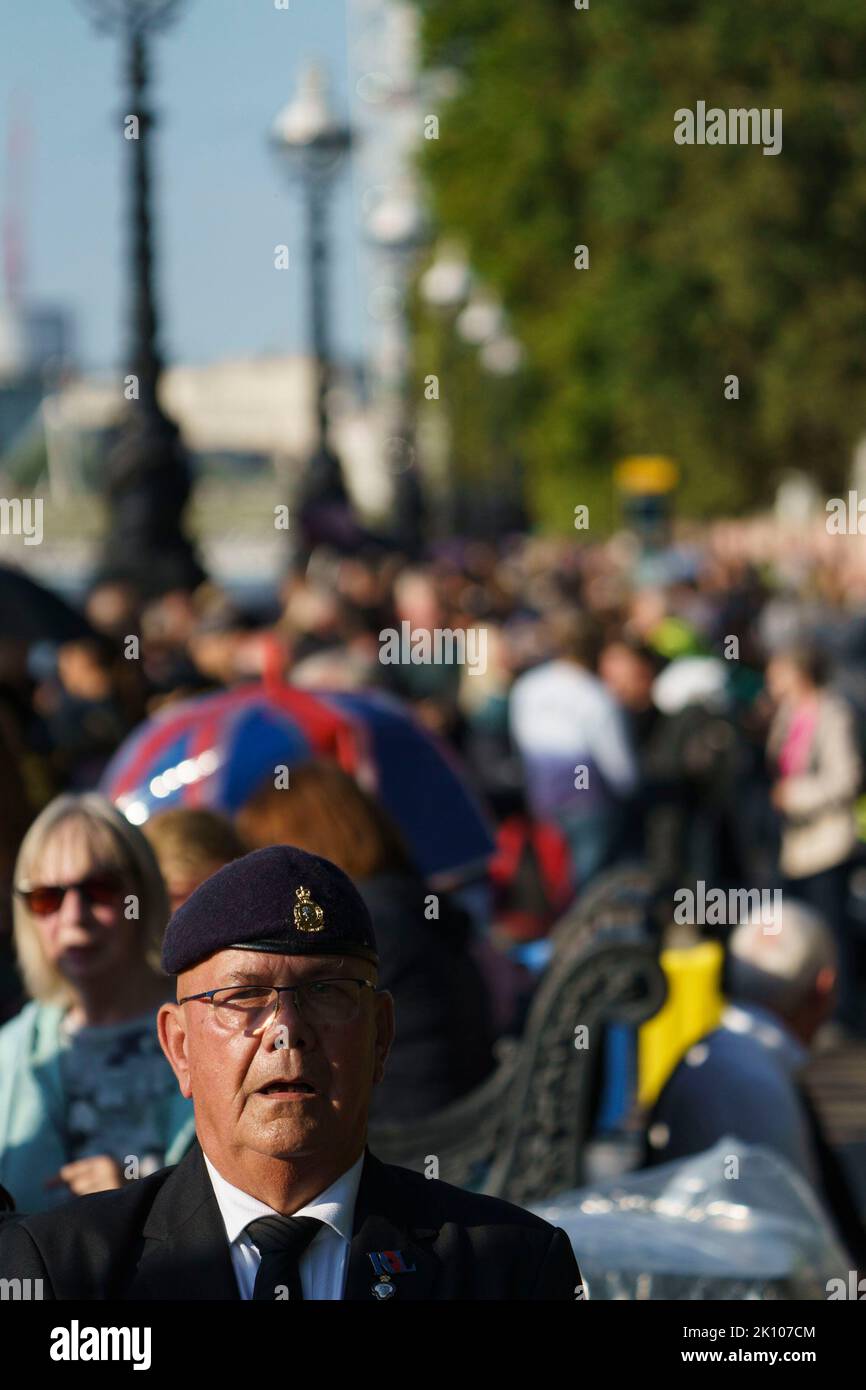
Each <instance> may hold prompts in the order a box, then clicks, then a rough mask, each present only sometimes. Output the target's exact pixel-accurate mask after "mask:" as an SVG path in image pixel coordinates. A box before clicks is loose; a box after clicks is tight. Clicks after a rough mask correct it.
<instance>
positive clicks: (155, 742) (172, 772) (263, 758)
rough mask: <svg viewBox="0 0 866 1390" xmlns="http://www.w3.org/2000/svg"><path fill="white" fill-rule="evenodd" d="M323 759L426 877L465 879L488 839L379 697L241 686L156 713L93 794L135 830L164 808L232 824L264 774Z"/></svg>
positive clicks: (423, 737) (454, 767)
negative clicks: (382, 814) (345, 777)
mask: <svg viewBox="0 0 866 1390" xmlns="http://www.w3.org/2000/svg"><path fill="white" fill-rule="evenodd" d="M311 758H332V759H333V760H334V761H335V762H337V763H339V765H340V766H341V767H342V768H343V769H344V771H346V772H348V773H351V775H352V776H353V777H355V778H356V780H357V781H358V782H359V783H360V784H361V785H362V786H364V787H366V788H367V789H368V790H370V791H372V792H373V793H374V794H375V795H376V796H378V798H379V800H380V801H381V803H382V804H383V806H385V807H386V809H387V810H388V811H389V812H390V813H391V815H392V816H393V818H394V820H395V821H396V822H397V824H398V826H399V827H400V829H401V830H402V832H403V835H404V838H405V839H406V841H407V843H408V845H409V848H410V849H411V851H412V854H413V857H414V859H415V863H416V864H417V866H418V868H419V869H420V871H421V872H422V873H423V874H424V876H425V877H426V878H434V877H437V876H441V877H442V878H445V877H450V876H451V875H454V876H455V877H461V878H462V877H467V876H468V875H469V874H470V873H471V872H472V871H474V870H477V869H480V868H481V867H483V866H484V865H485V864H486V861H487V859H488V858H489V856H490V855H491V854H492V852H493V848H494V845H493V838H492V836H491V833H490V827H489V825H488V822H487V820H486V817H485V815H484V813H483V811H482V809H481V807H480V805H479V803H478V801H477V799H476V797H475V796H474V794H473V793H472V791H471V790H470V788H469V786H468V785H467V783H466V780H465V778H464V776H463V774H462V772H461V770H460V768H459V765H458V763H457V760H456V759H455V757H454V756H453V754H452V753H451V752H450V750H449V749H448V748H447V747H446V746H445V745H444V744H443V743H442V742H441V741H440V740H439V739H436V738H435V737H434V736H433V735H431V734H430V733H428V731H427V730H426V729H424V728H423V727H422V726H421V725H420V724H419V723H418V721H417V720H416V719H414V717H413V716H412V715H411V714H410V712H409V711H408V710H407V708H406V707H405V706H404V705H402V704H401V703H400V702H399V701H398V700H396V699H394V698H393V697H392V696H390V695H386V694H384V693H382V692H379V691H363V692H361V691H334V692H330V691H329V692H323V691H319V690H316V691H308V690H300V689H297V688H296V687H294V686H290V685H283V684H280V685H275V684H273V683H270V682H269V683H268V684H267V685H263V684H255V685H243V686H238V687H237V688H235V689H232V690H226V691H218V692H216V693H215V694H210V695H200V696H196V697H195V698H194V699H191V700H184V701H181V702H179V703H178V704H173V705H170V706H168V707H167V708H165V709H164V710H160V711H159V712H158V713H157V714H155V715H154V716H153V717H152V718H151V719H148V720H147V721H146V722H145V723H144V724H142V725H141V726H140V727H139V728H138V729H136V730H134V731H133V733H131V734H130V735H129V737H128V738H127V739H125V741H124V742H123V744H121V746H120V748H119V749H118V751H117V753H116V754H115V755H114V757H113V758H112V760H111V762H110V763H109V765H108V767H107V768H106V770H105V773H104V775H103V779H102V784H101V785H102V790H103V791H104V792H105V794H106V795H107V796H109V797H111V799H112V800H113V801H115V802H116V803H117V805H118V806H119V807H120V809H121V810H122V811H123V812H124V814H125V815H126V816H127V818H128V819H129V820H131V821H132V822H133V823H134V824H136V825H141V824H143V823H144V822H145V821H146V820H148V819H149V818H150V817H151V816H153V815H156V814H158V812H160V811H163V810H167V809H168V808H169V807H170V806H208V807H210V808H212V809H213V810H216V811H223V812H225V813H226V814H228V815H233V814H234V813H235V812H236V811H238V810H239V809H240V807H241V806H243V805H244V803H245V802H246V801H247V800H248V798H249V797H250V796H251V795H252V794H253V793H254V792H255V791H257V790H258V788H259V787H260V786H261V784H262V783H263V782H264V781H265V780H266V779H273V776H274V770H275V768H276V767H278V766H281V765H285V766H287V767H292V766H297V765H298V764H300V763H304V762H308V761H309V760H310V759H311Z"/></svg>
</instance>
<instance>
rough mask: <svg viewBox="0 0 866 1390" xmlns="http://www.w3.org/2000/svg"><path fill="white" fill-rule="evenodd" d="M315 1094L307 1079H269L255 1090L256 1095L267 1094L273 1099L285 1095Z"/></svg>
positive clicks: (313, 1087)
mask: <svg viewBox="0 0 866 1390" xmlns="http://www.w3.org/2000/svg"><path fill="white" fill-rule="evenodd" d="M316 1094H317V1092H316V1088H315V1086H311V1085H310V1083H309V1081H269V1082H268V1084H267V1085H266V1086H260V1087H259V1089H258V1091H256V1095H257V1096H268V1097H271V1098H275V1099H279V1098H285V1097H287V1096H314V1095H316Z"/></svg>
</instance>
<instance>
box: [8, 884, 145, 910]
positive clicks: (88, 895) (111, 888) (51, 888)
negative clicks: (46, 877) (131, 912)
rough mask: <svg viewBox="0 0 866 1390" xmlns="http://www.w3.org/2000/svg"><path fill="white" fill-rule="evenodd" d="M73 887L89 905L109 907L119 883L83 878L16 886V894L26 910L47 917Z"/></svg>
mask: <svg viewBox="0 0 866 1390" xmlns="http://www.w3.org/2000/svg"><path fill="white" fill-rule="evenodd" d="M73 889H75V890H76V891H77V892H78V893H80V894H81V896H82V897H83V898H84V900H85V901H86V902H87V903H88V904H89V905H91V906H93V905H96V906H97V907H109V906H112V905H113V904H114V903H116V902H117V899H118V897H119V896H120V892H121V889H120V885H119V883H118V882H117V880H116V879H112V878H98V877H95V876H94V877H91V878H83V879H82V880H81V882H80V883H52V884H48V883H45V884H42V885H40V886H39V887H37V888H16V889H15V893H16V896H17V897H19V898H21V899H22V901H23V902H24V903H26V905H27V908H28V911H30V912H32V913H34V915H35V916H36V917H49V916H50V915H51V913H52V912H59V911H60V907H61V904H62V902H63V899H64V898H65V897H66V894H67V893H70V892H72V890H73Z"/></svg>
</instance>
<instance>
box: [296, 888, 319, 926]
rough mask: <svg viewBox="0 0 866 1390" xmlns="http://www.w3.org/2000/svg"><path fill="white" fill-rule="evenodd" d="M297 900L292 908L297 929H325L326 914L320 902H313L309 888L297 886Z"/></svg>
mask: <svg viewBox="0 0 866 1390" xmlns="http://www.w3.org/2000/svg"><path fill="white" fill-rule="evenodd" d="M295 897H296V898H297V900H298V901H297V902H296V903H295V906H294V908H293V910H292V916H293V917H294V919H295V929H296V930H297V931H323V930H324V926H325V914H324V912H323V911H322V909H321V908H320V907H319V904H318V903H316V902H313V899H312V897H311V896H310V890H309V888H296V889H295Z"/></svg>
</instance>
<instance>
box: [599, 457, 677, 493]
mask: <svg viewBox="0 0 866 1390" xmlns="http://www.w3.org/2000/svg"><path fill="white" fill-rule="evenodd" d="M613 476H614V481H615V482H616V485H617V487H618V488H619V490H620V492H627V493H632V494H635V495H637V496H643V497H646V496H652V495H654V494H656V493H666V492H673V490H674V488H675V487H676V485H677V483H678V482H679V477H680V472H679V469H678V468H677V466H676V464H675V463H674V461H673V459H669V458H665V456H664V455H663V454H632V455H631V457H630V458H627V459H623V460H622V461H621V462H620V463H618V464H617V465H616V467H615V469H614V470H613Z"/></svg>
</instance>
